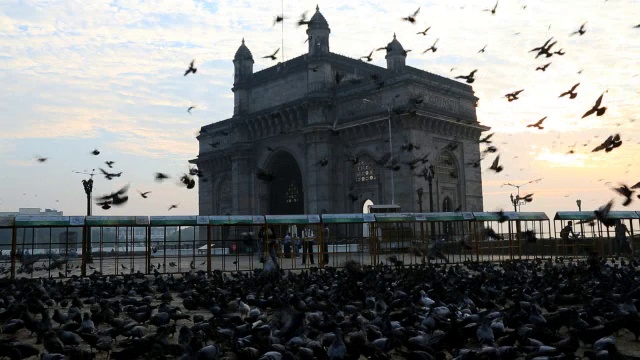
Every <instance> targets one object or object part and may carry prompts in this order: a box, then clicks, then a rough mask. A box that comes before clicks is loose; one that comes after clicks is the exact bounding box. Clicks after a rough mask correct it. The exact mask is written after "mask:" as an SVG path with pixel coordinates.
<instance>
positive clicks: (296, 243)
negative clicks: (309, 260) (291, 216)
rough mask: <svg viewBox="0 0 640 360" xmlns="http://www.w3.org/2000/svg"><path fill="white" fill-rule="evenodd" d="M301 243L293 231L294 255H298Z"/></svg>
mask: <svg viewBox="0 0 640 360" xmlns="http://www.w3.org/2000/svg"><path fill="white" fill-rule="evenodd" d="M301 247H302V244H300V238H299V237H298V234H297V233H295V232H294V233H293V252H294V253H295V257H298V256H300V248H301Z"/></svg>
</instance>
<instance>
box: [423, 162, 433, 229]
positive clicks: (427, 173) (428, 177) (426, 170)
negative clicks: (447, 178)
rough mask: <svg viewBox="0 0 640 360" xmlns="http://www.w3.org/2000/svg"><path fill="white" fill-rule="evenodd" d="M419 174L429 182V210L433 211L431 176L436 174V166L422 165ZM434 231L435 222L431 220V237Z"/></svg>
mask: <svg viewBox="0 0 640 360" xmlns="http://www.w3.org/2000/svg"><path fill="white" fill-rule="evenodd" d="M420 175H422V177H424V179H425V180H426V181H427V183H428V184H429V212H433V178H434V177H435V175H436V167H435V166H433V164H431V165H429V167H424V168H423V169H422V171H421V172H420ZM435 232H436V224H435V222H431V237H432V238H433V236H434V234H435Z"/></svg>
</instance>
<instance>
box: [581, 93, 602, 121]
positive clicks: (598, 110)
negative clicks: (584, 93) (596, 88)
mask: <svg viewBox="0 0 640 360" xmlns="http://www.w3.org/2000/svg"><path fill="white" fill-rule="evenodd" d="M603 96H604V93H602V95H600V97H598V100H596V103H595V105H593V107H592V108H591V109H589V110H588V111H587V112H586V113H584V115H582V119H584V118H586V117H587V116H589V115H591V114H593V113H595V114H596V116H602V115H603V114H604V113H605V111H607V107H606V106H602V107H601V106H600V104H601V103H602V97H603Z"/></svg>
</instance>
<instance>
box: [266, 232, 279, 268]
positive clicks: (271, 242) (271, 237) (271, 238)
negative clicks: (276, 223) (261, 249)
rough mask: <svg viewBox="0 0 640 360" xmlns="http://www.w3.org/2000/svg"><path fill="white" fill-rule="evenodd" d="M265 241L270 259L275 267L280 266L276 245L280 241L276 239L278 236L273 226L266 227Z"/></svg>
mask: <svg viewBox="0 0 640 360" xmlns="http://www.w3.org/2000/svg"><path fill="white" fill-rule="evenodd" d="M267 241H268V242H267V247H268V251H269V255H270V256H271V261H273V264H274V265H275V266H276V269H278V268H279V267H280V264H279V263H278V247H279V246H280V242H279V241H278V236H277V235H276V231H275V229H274V228H273V226H269V228H268V229H267Z"/></svg>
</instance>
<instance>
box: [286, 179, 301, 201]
mask: <svg viewBox="0 0 640 360" xmlns="http://www.w3.org/2000/svg"><path fill="white" fill-rule="evenodd" d="M299 201H300V190H299V189H298V187H297V186H296V184H293V183H291V184H289V187H288V188H287V193H286V202H287V204H295V203H297V202H299Z"/></svg>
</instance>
